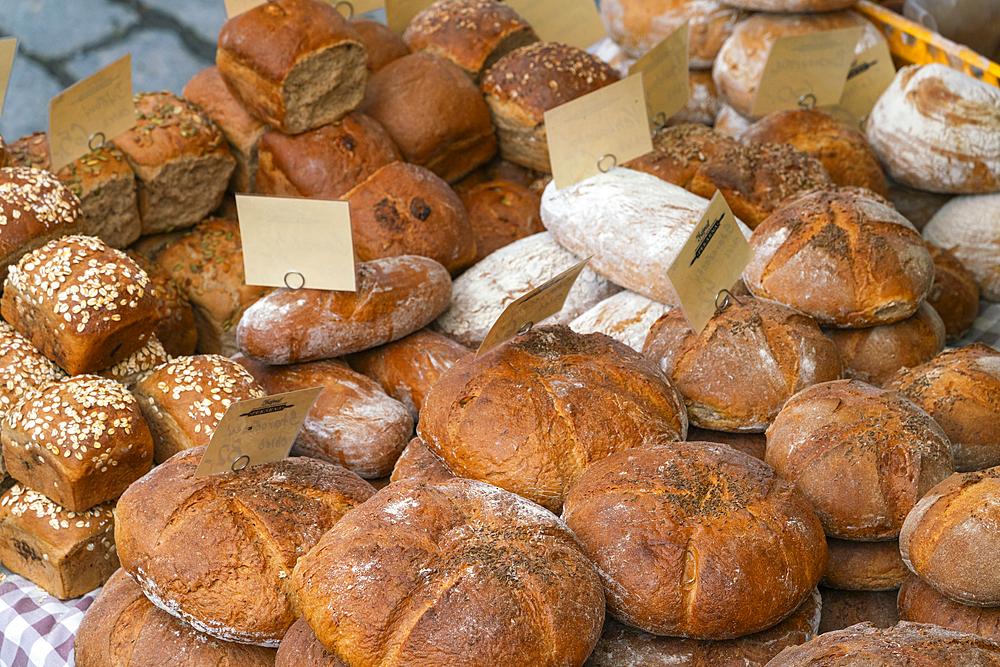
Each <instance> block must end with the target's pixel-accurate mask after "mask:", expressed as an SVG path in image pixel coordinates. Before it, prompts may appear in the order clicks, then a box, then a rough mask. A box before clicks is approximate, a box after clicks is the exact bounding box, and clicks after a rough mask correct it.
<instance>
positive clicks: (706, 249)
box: [667, 190, 753, 335]
mask: <svg viewBox="0 0 1000 667" xmlns="http://www.w3.org/2000/svg"><path fill="white" fill-rule="evenodd" d="M752 257H753V251H752V250H751V249H750V244H749V243H748V242H747V240H746V237H745V236H743V232H742V231H741V230H740V227H739V225H738V224H737V222H736V216H734V215H733V212H732V210H731V209H730V208H729V204H728V203H727V202H726V198H725V197H723V196H722V193H720V192H719V191H718V190H716V192H715V196H714V197H712V201H711V202H710V203H709V205H708V209H706V210H705V214H704V215H703V216H702V217H701V220H699V221H698V224H697V225H695V228H694V231H692V232H691V236H690V237H689V238H688V240H687V242H686V243H685V244H684V247H683V248H681V251H680V253H678V255H677V257H676V258H675V259H674V262H673V264H671V265H670V268H668V269H667V278H669V279H670V284H671V285H673V288H674V291H675V292H676V293H677V298H678V299H679V300H680V304H681V309H682V310H683V311H684V315H685V316H686V317H687V320H688V323H689V324H690V325H691V329H692V331H694V333H695V335H697V334H700V333H701V332H702V330H703V329H704V328H705V325H706V324H708V322H709V320H711V319H712V316H713V315H714V314H715V310H716V297H718V295H719V293H720V292H721V291H722V290H728V289H729V288H731V287H732V286H733V283H735V282H736V281H737V280H738V279H739V277H740V275H741V274H742V273H743V269H745V268H746V266H747V264H748V263H749V262H750V259H751V258H752Z"/></svg>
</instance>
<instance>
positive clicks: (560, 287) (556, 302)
mask: <svg viewBox="0 0 1000 667" xmlns="http://www.w3.org/2000/svg"><path fill="white" fill-rule="evenodd" d="M589 261H590V257H588V258H587V259H585V260H583V261H582V262H580V263H579V264H575V265H574V266H572V267H570V268H568V269H566V270H565V271H563V272H562V273H560V274H559V275H558V276H556V277H555V278H552V279H551V280H549V281H547V282H546V283H545V284H543V285H541V286H539V287H536V288H535V289H533V290H531V291H530V292H528V293H527V294H525V295H524V296H522V297H520V298H519V299H517V300H516V301H513V302H511V303H510V305H508V306H507V307H506V308H504V311H503V312H502V313H500V317H498V318H497V321H496V322H494V323H493V326H492V327H491V328H490V330H489V332H488V333H487V334H486V338H484V339H483V342H482V344H481V345H480V346H479V349H478V350H477V351H476V357H479V356H480V355H483V354H486V353H487V352H489V351H490V350H492V349H493V348H494V347H496V346H497V345H499V344H500V343H502V342H504V341H505V340H507V339H509V338H513V337H514V336H516V335H517V334H518V333H519V332H522V329H523V330H527V329H530V328H531V327H532V326H534V325H535V324H537V323H538V322H541V321H542V320H544V319H545V318H547V317H551V316H552V315H555V314H556V313H558V312H559V311H560V310H562V307H563V304H564V303H565V302H566V296H567V295H568V294H569V291H570V289H572V287H573V284H574V283H575V282H576V279H577V278H578V277H580V272H581V271H583V269H584V267H585V266H587V262H589Z"/></svg>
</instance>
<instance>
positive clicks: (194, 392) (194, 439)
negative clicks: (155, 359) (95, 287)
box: [132, 354, 266, 463]
mask: <svg viewBox="0 0 1000 667" xmlns="http://www.w3.org/2000/svg"><path fill="white" fill-rule="evenodd" d="M132 393H133V394H135V397H136V399H137V400H138V401H139V407H140V408H142V414H143V415H144V416H145V418H146V423H148V424H149V428H150V430H151V431H152V434H153V444H154V451H155V459H156V462H157V463H163V462H164V461H166V460H167V459H169V458H170V457H171V456H173V455H174V454H176V453H177V452H180V451H183V450H186V449H191V448H193V447H198V446H199V445H207V444H208V443H209V441H210V440H211V439H212V433H214V432H215V427H216V426H218V425H219V422H220V421H221V420H222V416H223V415H224V414H225V413H226V409H227V408H228V407H229V406H230V405H232V404H233V403H236V402H238V401H245V400H247V399H251V398H261V397H262V396H265V395H266V393H265V391H264V389H263V388H262V387H261V386H260V385H258V384H257V382H256V381H255V380H254V378H253V376H251V375H250V373H248V372H247V371H246V370H245V369H244V368H243V367H242V366H240V365H239V364H237V363H235V362H233V361H230V360H229V359H227V358H225V357H222V356H219V355H217V354H205V355H198V356H194V357H180V358H177V359H173V360H171V361H169V362H167V363H164V364H161V365H160V366H158V367H157V368H155V369H154V370H153V372H151V373H149V374H148V375H146V376H145V377H143V378H142V379H141V380H139V382H137V383H136V385H135V386H134V387H133V388H132Z"/></svg>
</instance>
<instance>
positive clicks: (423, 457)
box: [391, 438, 455, 484]
mask: <svg viewBox="0 0 1000 667" xmlns="http://www.w3.org/2000/svg"><path fill="white" fill-rule="evenodd" d="M454 476H455V475H454V473H452V472H451V471H450V470H448V466H446V465H445V463H444V461H442V460H441V459H440V458H438V457H437V456H436V455H434V454H433V453H432V452H431V450H429V449H427V445H425V444H424V441H423V440H421V439H420V438H414V439H413V440H410V444H408V445H407V446H406V449H404V450H403V453H402V454H400V455H399V459H398V460H397V461H396V465H395V466H394V467H393V469H392V478H391V481H393V482H400V481H403V480H408V481H411V482H425V483H428V484H437V483H438V482H444V481H447V480H449V479H451V478H452V477H454Z"/></svg>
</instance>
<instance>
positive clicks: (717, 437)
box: [687, 424, 767, 461]
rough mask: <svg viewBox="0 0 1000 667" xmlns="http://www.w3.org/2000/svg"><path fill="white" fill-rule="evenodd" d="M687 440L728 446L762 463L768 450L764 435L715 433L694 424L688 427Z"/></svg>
mask: <svg viewBox="0 0 1000 667" xmlns="http://www.w3.org/2000/svg"><path fill="white" fill-rule="evenodd" d="M687 439H688V442H711V443H713V444H717V445H727V446H729V447H732V448H733V449H735V450H737V451H740V452H743V453H744V454H749V455H750V456H752V457H754V458H755V459H760V460H761V461H763V460H764V452H765V451H766V449H767V436H765V435H764V434H763V433H751V432H748V431H743V432H740V433H731V432H727V431H713V430H712V429H707V428H701V427H699V426H695V425H694V424H691V425H690V426H688V437H687Z"/></svg>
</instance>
